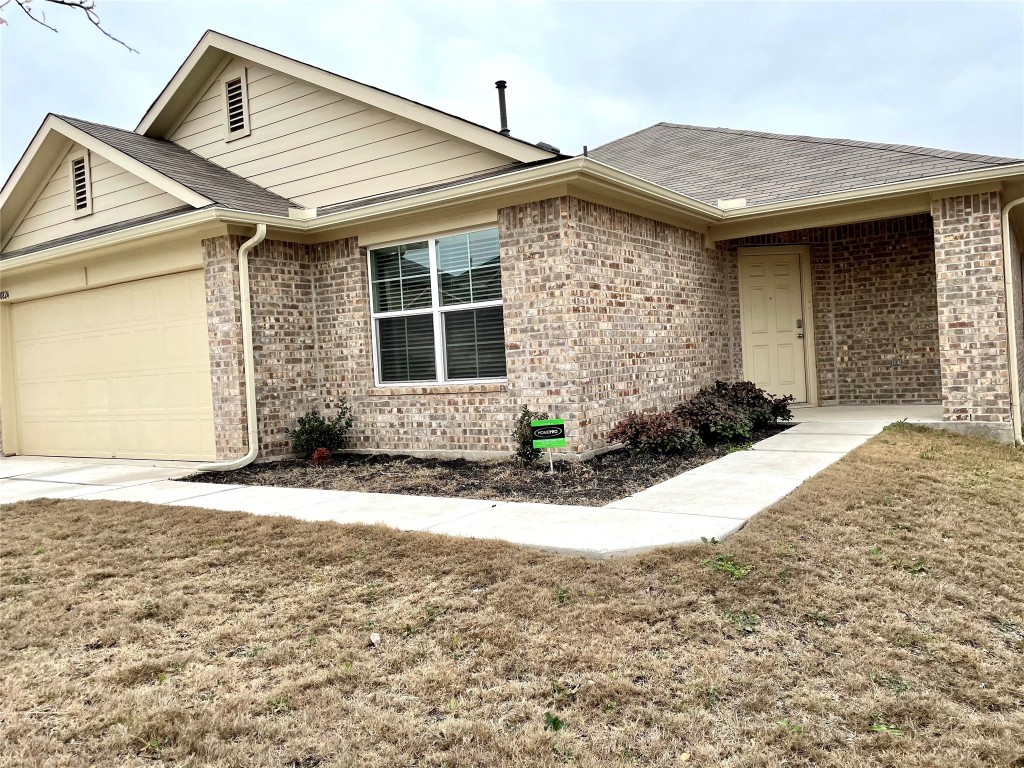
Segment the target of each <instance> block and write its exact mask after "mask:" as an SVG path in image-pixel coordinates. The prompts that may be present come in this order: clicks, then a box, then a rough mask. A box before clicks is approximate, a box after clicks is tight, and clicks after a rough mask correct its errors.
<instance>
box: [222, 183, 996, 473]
mask: <svg viewBox="0 0 1024 768" xmlns="http://www.w3.org/2000/svg"><path fill="white" fill-rule="evenodd" d="M933 215H934V216H935V219H936V225H935V230H934V234H933V228H932V219H931V217H929V216H928V215H924V214H923V215H920V216H908V217H901V218H895V219H888V220H884V221H876V222H866V223H862V224H854V225H845V226H839V227H824V228H814V229H806V230H799V231H792V232H783V233H776V234H772V235H765V236H760V237H756V238H747V239H743V240H734V241H729V242H725V243H719V244H718V245H717V247H715V248H709V247H708V246H707V244H706V243H705V242H704V239H703V237H702V236H700V235H699V234H697V233H695V232H691V231H688V230H685V229H681V228H679V227H674V226H670V225H668V224H664V223H661V222H657V221H653V220H650V219H645V218H643V217H640V216H636V215H633V214H628V213H624V212H622V211H618V210H614V209H611V208H608V207H606V206H602V205H597V204H594V203H589V202H586V201H582V200H579V199H575V198H572V197H561V198H555V199H551V200H545V201H540V202H536V203H531V204H525V205H518V206H513V207H509V208H504V209H501V210H499V211H498V230H499V239H500V248H501V269H502V283H503V294H504V320H505V341H506V349H507V362H508V380H507V382H506V383H497V384H477V385H460V384H449V385H440V386H430V387H375V386H374V381H373V359H372V356H373V348H372V341H371V331H370V314H369V301H370V297H369V288H368V279H367V260H366V252H365V249H361V248H360V247H359V244H358V242H357V241H356V240H355V239H354V238H350V239H346V240H339V241H335V242H328V243H321V244H317V245H309V246H307V245H300V244H294V243H284V242H272V241H268V242H266V243H263V244H261V245H260V246H258V247H257V248H256V249H255V250H254V252H253V253H252V254H251V256H250V272H251V281H252V283H251V284H252V303H253V321H254V322H253V329H254V349H255V353H256V376H257V383H258V384H257V386H258V389H257V392H258V408H259V414H260V448H261V454H260V458H261V459H262V460H268V459H272V458H278V457H282V456H286V455H288V454H289V453H290V445H289V440H288V436H287V434H286V430H287V429H288V428H289V427H292V426H293V425H294V423H295V420H296V419H297V418H298V416H299V415H301V414H302V413H304V412H305V411H306V410H308V409H309V408H312V407H326V409H327V412H328V413H331V412H332V409H333V407H334V405H335V404H336V403H337V402H338V399H339V398H342V397H344V398H347V399H348V400H349V401H350V403H351V404H352V407H353V411H354V415H355V418H356V422H355V426H354V429H353V433H352V447H353V448H355V449H358V450H383V451H391V452H403V453H432V452H437V453H447V454H451V453H459V454H462V455H468V456H479V455H498V454H507V452H508V451H509V450H510V449H511V440H510V432H511V430H512V426H513V423H514V421H515V418H516V414H517V412H518V409H519V407H520V406H521V405H523V404H526V405H529V406H530V407H531V408H533V409H535V410H543V411H548V412H549V413H551V414H552V415H554V416H559V417H563V418H565V419H566V421H567V427H568V434H569V448H568V452H569V453H571V454H575V455H587V454H591V453H593V452H595V451H598V450H600V449H602V448H603V447H604V445H605V443H604V436H605V435H606V434H607V432H608V430H609V429H610V428H611V426H612V425H613V424H614V423H615V422H616V421H617V420H618V419H620V418H622V417H623V416H624V415H625V414H626V413H627V412H628V411H630V410H655V409H659V410H660V409H666V408H670V407H671V406H672V405H674V404H675V403H677V402H678V401H679V400H680V399H682V398H684V397H686V396H687V395H689V394H691V393H692V392H694V391H695V390H696V389H698V388H699V387H701V386H704V385H706V384H709V383H711V382H712V381H714V380H715V379H716V378H720V379H726V380H730V379H732V380H735V379H739V378H741V376H742V352H741V348H740V328H739V295H738V286H737V274H738V262H737V249H738V248H739V247H742V246H748V245H749V246H764V245H785V244H808V245H809V246H810V249H811V262H812V267H813V274H812V277H813V280H812V282H813V306H814V317H815V342H816V354H817V358H818V373H819V382H818V385H819V396H820V398H821V400H822V401H823V402H839V403H923V402H939V401H940V400H943V398H944V402H945V403H946V407H947V418H957V419H974V420H977V421H992V422H1001V421H1005V420H1008V419H1009V410H1008V384H1007V374H1006V362H1005V359H1006V358H1005V354H1006V326H1005V302H1003V298H1002V294H1001V285H1000V283H999V281H1001V279H1002V272H1001V269H999V268H998V264H996V263H995V262H996V259H997V251H998V249H999V248H1000V247H1001V241H1000V239H999V237H998V232H997V231H993V229H992V228H993V226H994V225H993V221H994V220H995V219H994V218H993V217H995V218H997V217H998V198H997V197H996V198H995V199H993V198H992V197H987V196H986V197H983V198H979V197H978V196H974V197H973V198H958V199H954V200H950V201H938V202H937V204H936V208H935V209H934V210H933ZM995 226H997V225H995ZM967 238H976V240H975V242H974V243H973V244H968V243H966V242H965V240H966V239H967ZM241 242H242V238H240V237H234V236H226V237H220V238H214V239H211V240H206V241H204V242H203V246H204V249H205V255H206V280H207V301H208V309H209V313H210V359H211V376H212V379H213V385H214V408H215V420H216V428H217V451H218V457H220V458H233V457H236V456H239V455H241V454H243V453H244V452H245V450H246V438H245V431H246V429H245V406H244V393H243V391H242V347H241V322H240V311H239V299H238V269H237V250H238V247H239V245H240V244H241ZM968 256H969V257H970V259H969V261H968V262H967V263H965V262H964V259H965V257H968ZM939 306H942V307H943V310H942V312H941V313H940V312H939V309H938V307H939ZM1001 313H1002V314H1001ZM937 318H941V326H940V327H941V331H940V330H939V329H937ZM940 333H941V335H940ZM942 349H948V350H949V351H950V353H951V354H950V358H949V360H947V361H946V362H945V363H944V364H943V366H942V369H941V378H940V366H939V353H940V350H942ZM1001 356H1002V357H1001ZM894 358H899V359H902V360H903V361H904V365H903V366H901V367H894V366H892V364H891V363H892V360H893V359H894ZM1001 361H1002V362H1001ZM1000 366H1002V367H1000ZM944 393H945V394H944Z"/></svg>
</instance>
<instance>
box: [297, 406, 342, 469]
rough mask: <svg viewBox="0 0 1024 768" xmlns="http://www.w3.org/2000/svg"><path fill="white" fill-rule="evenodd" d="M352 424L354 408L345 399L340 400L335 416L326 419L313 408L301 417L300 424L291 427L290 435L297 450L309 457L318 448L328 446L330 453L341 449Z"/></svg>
mask: <svg viewBox="0 0 1024 768" xmlns="http://www.w3.org/2000/svg"><path fill="white" fill-rule="evenodd" d="M351 426H352V409H351V408H350V407H349V404H348V403H347V402H346V401H345V400H340V401H339V402H338V407H337V413H336V414H335V416H334V418H332V419H325V418H324V417H323V416H321V415H320V413H319V412H318V411H317V410H316V409H313V410H311V411H310V412H309V413H307V414H306V415H305V416H300V417H299V421H298V426H297V427H296V428H295V429H289V430H288V435H289V436H290V437H291V439H292V446H293V447H294V448H295V450H296V451H297V452H298V453H301V454H302V455H303V456H305V457H306V458H307V459H309V458H311V457H312V456H313V452H314V451H316V449H317V448H326V449H327V450H328V451H329V452H330V453H334V452H335V451H337V450H340V449H341V448H342V447H343V446H344V445H345V439H346V438H347V437H348V431H349V429H350V428H351Z"/></svg>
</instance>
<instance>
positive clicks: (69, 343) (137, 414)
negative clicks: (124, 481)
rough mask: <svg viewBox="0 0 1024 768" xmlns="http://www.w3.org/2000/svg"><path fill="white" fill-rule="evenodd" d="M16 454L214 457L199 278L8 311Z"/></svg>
mask: <svg viewBox="0 0 1024 768" xmlns="http://www.w3.org/2000/svg"><path fill="white" fill-rule="evenodd" d="M12 320H13V322H12V326H13V332H14V340H15V345H14V346H15V360H16V371H17V376H18V401H19V402H18V411H19V421H20V425H21V436H22V452H23V453H26V454H41V455H57V456H60V455H66V456H104V457H107V456H109V457H125V458H167V459H212V458H214V456H215V448H214V432H213V408H212V402H213V398H212V393H211V391H210V368H209V348H208V341H207V338H208V336H207V327H206V292H205V288H204V285H203V277H202V272H200V271H196V272H190V273H183V274H178V275H169V276H167V277H159V278H152V279H149V280H140V281H137V282H133V283H125V284H122V285H115V286H109V287H105V288H97V289H93V290H88V291H82V292H79V293H74V294H69V295H66V296H57V297H52V298H48V299H39V300H36V301H32V302H26V303H24V304H17V305H15V306H14V307H13V318H12Z"/></svg>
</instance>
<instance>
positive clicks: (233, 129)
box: [224, 69, 249, 141]
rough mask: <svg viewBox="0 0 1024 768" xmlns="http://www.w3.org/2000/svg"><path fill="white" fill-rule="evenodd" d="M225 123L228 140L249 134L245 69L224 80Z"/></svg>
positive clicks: (225, 136)
mask: <svg viewBox="0 0 1024 768" xmlns="http://www.w3.org/2000/svg"><path fill="white" fill-rule="evenodd" d="M224 114H225V117H226V122H225V125H224V128H225V131H224V133H225V135H224V138H225V139H226V140H227V141H231V140H232V139H238V138H241V137H242V136H248V135H249V94H248V89H247V88H246V87H245V70H244V69H243V70H242V72H241V73H240V74H236V75H235V76H234V77H229V78H228V79H227V80H225V81H224Z"/></svg>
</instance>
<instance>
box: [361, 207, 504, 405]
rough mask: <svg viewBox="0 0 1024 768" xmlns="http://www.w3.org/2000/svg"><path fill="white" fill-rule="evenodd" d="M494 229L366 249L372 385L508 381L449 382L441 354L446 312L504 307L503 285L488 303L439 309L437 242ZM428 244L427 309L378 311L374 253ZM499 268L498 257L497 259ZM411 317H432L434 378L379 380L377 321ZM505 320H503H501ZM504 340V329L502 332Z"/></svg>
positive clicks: (500, 378) (497, 379) (498, 379)
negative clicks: (386, 249)
mask: <svg viewBox="0 0 1024 768" xmlns="http://www.w3.org/2000/svg"><path fill="white" fill-rule="evenodd" d="M488 229H496V227H473V228H472V229H464V230H459V231H456V232H445V233H444V234H439V235H429V236H426V237H410V238H404V239H402V240H396V241H394V242H387V243H374V244H373V245H372V246H369V247H368V248H367V249H366V280H367V283H368V285H369V289H370V294H369V300H370V337H371V339H372V346H373V350H372V354H373V383H374V386H377V387H430V386H436V387H441V386H448V387H450V386H452V385H460V384H467V385H468V384H500V383H503V382H506V381H508V376H507V375H505V376H496V377H493V378H483V379H449V378H448V371H447V364H446V360H445V354H444V348H445V345H444V315H445V314H447V313H449V312H465V311H468V310H471V309H486V308H488V307H503V306H504V305H505V298H504V286H502V297H501V298H500V299H493V300H491V301H474V302H470V303H467V304H450V305H448V306H441V299H440V294H439V290H438V284H437V282H438V281H437V240H438V239H439V238H442V237H450V236H452V235H465V234H469V233H471V232H483V231H485V230H488ZM424 240H426V242H427V253H428V256H429V265H430V304H431V306H430V307H427V308H424V309H405V310H396V311H394V312H378V311H377V310H376V308H375V307H374V301H373V252H374V251H378V250H382V249H384V248H393V247H395V246H399V245H411V244H412V243H422V242H423V241H424ZM498 264H499V268H500V264H501V256H500V255H499V257H498ZM414 315H433V321H434V370H435V371H437V378H435V379H425V380H420V381H382V380H381V372H380V348H379V347H378V343H377V321H378V320H380V319H381V318H393V317H412V316H414ZM502 320H503V321H504V317H503V318H502ZM502 336H503V337H504V330H503V332H502ZM505 362H506V371H507V370H508V350H507V349H506V356H505Z"/></svg>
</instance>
